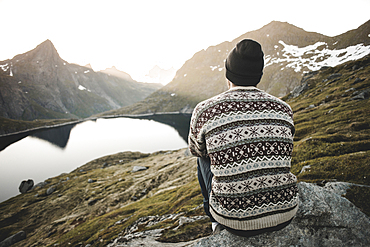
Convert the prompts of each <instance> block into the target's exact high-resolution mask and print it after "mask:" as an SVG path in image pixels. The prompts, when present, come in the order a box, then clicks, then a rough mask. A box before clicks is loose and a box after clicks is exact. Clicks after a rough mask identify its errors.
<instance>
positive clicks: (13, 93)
mask: <svg viewBox="0 0 370 247" xmlns="http://www.w3.org/2000/svg"><path fill="white" fill-rule="evenodd" d="M116 72H117V74H121V75H124V74H126V73H124V72H119V71H118V70H117V71H116ZM160 87H161V85H159V84H149V83H141V82H136V81H134V80H132V78H131V77H130V76H129V75H128V74H127V76H126V77H124V76H116V75H110V74H106V73H104V72H95V71H94V70H92V69H91V68H89V67H85V66H79V65H76V64H70V63H68V62H66V61H65V60H63V59H62V58H61V57H60V56H59V54H58V52H57V50H56V48H55V47H54V45H53V43H52V42H51V41H50V40H46V41H44V42H42V43H41V44H39V45H38V46H37V47H36V48H34V49H32V50H31V51H29V52H26V53H23V54H19V55H16V56H15V57H14V58H12V59H8V60H5V61H0V109H1V110H0V116H1V117H5V118H10V119H21V120H34V119H43V118H44V119H45V118H46V119H50V118H85V117H89V116H91V115H93V114H96V113H99V112H104V111H107V110H111V109H118V108H120V107H122V106H127V105H130V104H132V103H134V102H137V101H139V100H141V99H144V98H145V97H146V96H147V95H149V94H150V93H152V92H154V91H155V90H157V89H158V88H160Z"/></svg>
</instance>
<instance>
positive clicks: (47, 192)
mask: <svg viewBox="0 0 370 247" xmlns="http://www.w3.org/2000/svg"><path fill="white" fill-rule="evenodd" d="M56 189H57V188H56V187H55V186H51V187H50V188H49V189H47V190H46V195H50V194H52V193H53V192H54V191H55V190H56Z"/></svg>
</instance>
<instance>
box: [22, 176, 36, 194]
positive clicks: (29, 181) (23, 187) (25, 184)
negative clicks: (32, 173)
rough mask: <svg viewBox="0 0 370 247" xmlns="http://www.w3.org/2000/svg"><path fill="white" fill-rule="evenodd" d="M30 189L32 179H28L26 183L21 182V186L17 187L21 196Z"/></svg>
mask: <svg viewBox="0 0 370 247" xmlns="http://www.w3.org/2000/svg"><path fill="white" fill-rule="evenodd" d="M32 187H33V180H32V179H28V180H27V181H26V180H23V181H22V182H21V184H20V185H19V192H21V193H22V194H24V193H26V192H27V191H29V190H31V189H32Z"/></svg>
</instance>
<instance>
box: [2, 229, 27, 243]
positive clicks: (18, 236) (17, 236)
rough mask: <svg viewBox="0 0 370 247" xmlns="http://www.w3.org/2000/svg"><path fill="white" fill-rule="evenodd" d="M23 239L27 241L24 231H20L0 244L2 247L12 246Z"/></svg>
mask: <svg viewBox="0 0 370 247" xmlns="http://www.w3.org/2000/svg"><path fill="white" fill-rule="evenodd" d="M23 239H26V233H25V232H24V231H20V232H18V233H16V234H14V235H12V236H10V237H8V238H6V239H5V240H4V241H2V242H0V247H8V246H11V245H13V244H15V243H18V242H19V241H22V240H23Z"/></svg>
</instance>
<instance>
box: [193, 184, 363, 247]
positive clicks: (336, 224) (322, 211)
mask: <svg viewBox="0 0 370 247" xmlns="http://www.w3.org/2000/svg"><path fill="white" fill-rule="evenodd" d="M298 187H299V197H300V206H299V210H298V212H297V215H296V217H295V218H294V220H293V221H292V223H291V224H290V225H288V226H287V227H285V228H284V229H282V230H280V231H277V232H270V233H264V234H261V235H257V236H254V237H250V238H243V237H239V236H235V235H233V234H231V233H229V232H227V231H226V230H224V231H222V232H221V233H220V234H218V235H215V236H211V237H209V238H205V239H201V240H200V241H198V242H197V243H196V244H195V245H194V246H199V247H200V246H202V247H211V246H212V247H213V246H219V247H222V246H225V247H226V246H227V247H232V246H250V247H252V246H312V247H313V246H315V247H317V246H328V247H329V246H330V247H331V246H336V247H340V246H370V233H369V229H370V218H369V217H367V216H366V215H365V214H364V213H362V212H361V211H360V210H359V209H358V208H357V207H355V206H354V205H353V204H352V203H351V202H350V201H348V200H347V199H345V198H343V197H341V196H340V195H338V194H337V193H335V192H333V191H332V190H331V189H327V188H322V187H319V186H317V185H314V184H309V183H303V182H302V183H299V184H298Z"/></svg>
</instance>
